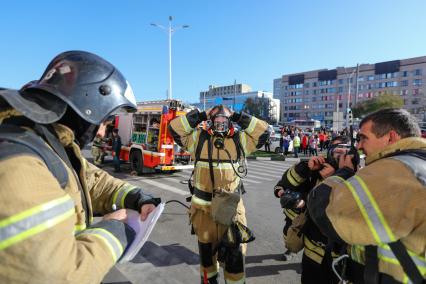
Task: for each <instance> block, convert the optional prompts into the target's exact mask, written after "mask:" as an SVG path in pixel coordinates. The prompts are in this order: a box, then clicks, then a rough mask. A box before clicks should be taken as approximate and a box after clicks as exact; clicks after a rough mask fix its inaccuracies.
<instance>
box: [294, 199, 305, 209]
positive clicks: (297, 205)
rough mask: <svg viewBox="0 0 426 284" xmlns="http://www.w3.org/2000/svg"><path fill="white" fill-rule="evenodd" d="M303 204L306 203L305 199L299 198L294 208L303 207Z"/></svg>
mask: <svg viewBox="0 0 426 284" xmlns="http://www.w3.org/2000/svg"><path fill="white" fill-rule="evenodd" d="M305 205H306V203H305V200H303V199H301V200H299V201H298V202H297V204H296V208H303V207H305Z"/></svg>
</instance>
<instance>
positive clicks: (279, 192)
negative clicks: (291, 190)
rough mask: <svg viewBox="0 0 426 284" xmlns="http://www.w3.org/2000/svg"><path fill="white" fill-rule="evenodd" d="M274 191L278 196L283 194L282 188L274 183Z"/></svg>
mask: <svg viewBox="0 0 426 284" xmlns="http://www.w3.org/2000/svg"><path fill="white" fill-rule="evenodd" d="M277 190H278V192H277ZM274 191H275V192H277V195H278V197H281V196H282V195H283V194H284V188H283V187H282V186H280V185H276V186H275V188H274Z"/></svg>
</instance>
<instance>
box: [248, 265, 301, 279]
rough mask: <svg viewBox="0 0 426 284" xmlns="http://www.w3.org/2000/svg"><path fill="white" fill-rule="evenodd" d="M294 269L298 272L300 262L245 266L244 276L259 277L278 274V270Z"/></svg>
mask: <svg viewBox="0 0 426 284" xmlns="http://www.w3.org/2000/svg"><path fill="white" fill-rule="evenodd" d="M285 270H294V271H296V272H297V273H298V274H300V263H287V264H278V265H265V266H262V265H259V266H254V267H246V277H261V276H268V275H274V274H279V272H280V271H285Z"/></svg>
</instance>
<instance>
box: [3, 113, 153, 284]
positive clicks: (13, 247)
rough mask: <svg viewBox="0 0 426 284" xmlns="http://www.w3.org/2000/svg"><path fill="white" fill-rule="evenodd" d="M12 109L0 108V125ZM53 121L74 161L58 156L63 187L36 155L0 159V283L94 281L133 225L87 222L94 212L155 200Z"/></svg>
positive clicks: (134, 206)
mask: <svg viewBox="0 0 426 284" xmlns="http://www.w3.org/2000/svg"><path fill="white" fill-rule="evenodd" d="M12 114H16V111H15V112H14V111H3V112H2V113H0V122H1V124H2V125H0V128H1V126H4V124H5V123H6V120H7V119H10V118H11V115H12ZM12 118H13V117H12ZM53 127H54V131H55V132H56V134H57V137H58V140H59V142H60V143H61V144H62V145H63V146H64V149H65V150H66V152H67V153H68V154H67V156H68V157H69V159H70V160H71V163H72V165H73V167H74V169H72V168H70V167H69V166H66V164H65V163H63V164H64V169H66V172H67V175H68V182H67V183H66V184H65V185H64V186H63V187H61V185H60V183H59V182H58V180H57V179H56V178H55V177H54V176H53V175H52V172H51V171H50V170H49V168H48V166H47V165H46V163H45V162H44V161H43V160H42V158H41V157H39V156H38V155H34V154H32V153H25V152H23V153H16V154H13V155H9V156H7V157H6V158H4V159H3V158H2V159H0V184H1V186H0V259H1V260H0V262H1V265H0V282H1V283H49V282H52V283H100V281H101V280H102V279H103V277H104V276H105V274H106V273H107V272H108V271H109V270H110V269H111V267H112V266H113V265H114V264H115V263H116V262H117V260H119V259H120V257H121V255H122V254H123V251H124V250H125V249H126V246H127V245H128V244H130V242H131V241H132V235H133V237H134V232H133V231H132V230H131V229H130V227H128V226H127V225H126V224H124V223H122V222H120V221H116V220H103V221H100V222H98V223H96V224H92V221H93V213H94V212H96V214H105V213H109V212H112V208H113V204H115V207H116V208H118V209H119V208H131V209H135V210H138V209H139V208H140V206H141V205H142V204H144V202H145V203H154V204H157V202H158V200H156V199H153V198H152V197H151V196H149V195H146V194H144V193H143V192H142V190H141V189H138V188H136V187H135V186H132V185H130V184H127V183H125V182H123V181H121V180H119V179H116V178H114V177H112V176H110V175H109V174H108V173H106V172H105V171H103V170H101V169H99V168H97V167H95V166H94V165H92V164H90V163H89V162H88V161H87V160H86V159H84V158H83V157H82V155H81V152H80V148H79V146H78V145H77V144H75V143H74V142H73V141H74V134H73V132H72V131H71V130H70V129H69V128H67V127H66V126H64V125H61V124H54V125H53ZM28 131H31V133H34V131H32V130H28ZM6 143H7V142H0V149H1V148H2V147H8V148H6V149H11V148H12V147H13V145H11V144H8V145H6ZM46 145H47V144H46ZM47 149H48V150H49V149H51V148H50V147H49V146H47ZM3 150H4V148H3ZM0 152H1V151H0ZM52 152H53V150H52ZM55 155H56V154H55ZM59 161H63V160H59ZM86 224H87V225H86Z"/></svg>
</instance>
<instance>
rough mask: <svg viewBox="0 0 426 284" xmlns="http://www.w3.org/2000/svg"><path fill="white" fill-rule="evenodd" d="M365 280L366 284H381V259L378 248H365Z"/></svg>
mask: <svg viewBox="0 0 426 284" xmlns="http://www.w3.org/2000/svg"><path fill="white" fill-rule="evenodd" d="M364 280H365V283H366V284H377V283H379V257H378V255H377V246H366V247H365V269H364Z"/></svg>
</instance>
